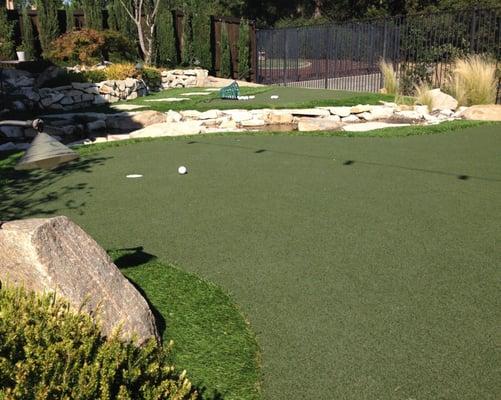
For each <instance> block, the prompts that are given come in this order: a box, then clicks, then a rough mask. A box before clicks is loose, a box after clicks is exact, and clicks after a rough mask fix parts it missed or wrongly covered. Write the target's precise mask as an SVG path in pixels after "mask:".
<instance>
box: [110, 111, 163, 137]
mask: <svg viewBox="0 0 501 400" xmlns="http://www.w3.org/2000/svg"><path fill="white" fill-rule="evenodd" d="M166 121H167V116H166V115H165V114H163V113H161V112H158V111H151V110H148V111H140V112H138V113H136V114H132V115H130V114H125V115H124V114H123V113H122V114H120V115H113V114H111V115H109V116H108V117H107V118H106V126H107V127H108V130H109V131H116V132H131V131H134V130H137V129H140V128H144V127H146V126H149V125H154V124H159V123H163V122H166Z"/></svg>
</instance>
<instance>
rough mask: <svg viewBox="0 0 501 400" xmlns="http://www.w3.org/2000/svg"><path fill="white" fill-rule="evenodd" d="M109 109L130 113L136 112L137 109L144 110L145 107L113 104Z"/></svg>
mask: <svg viewBox="0 0 501 400" xmlns="http://www.w3.org/2000/svg"><path fill="white" fill-rule="evenodd" d="M110 107H111V108H114V109H115V110H125V111H130V110H137V109H139V108H144V107H145V106H140V105H136V104H113V105H112V106H110Z"/></svg>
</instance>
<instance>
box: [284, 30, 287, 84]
mask: <svg viewBox="0 0 501 400" xmlns="http://www.w3.org/2000/svg"><path fill="white" fill-rule="evenodd" d="M283 32H284V76H283V80H284V86H287V29H284V31H283Z"/></svg>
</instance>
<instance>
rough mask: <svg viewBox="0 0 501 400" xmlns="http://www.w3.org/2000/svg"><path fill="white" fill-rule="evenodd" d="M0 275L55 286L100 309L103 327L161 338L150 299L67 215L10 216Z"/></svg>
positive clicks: (1, 237)
mask: <svg viewBox="0 0 501 400" xmlns="http://www.w3.org/2000/svg"><path fill="white" fill-rule="evenodd" d="M0 279H1V281H2V284H9V285H16V286H19V285H22V286H24V287H25V288H27V289H29V290H34V291H36V292H39V293H43V292H47V291H50V292H56V293H57V294H58V295H59V296H61V297H63V298H65V299H67V300H68V301H69V303H70V304H71V306H72V307H73V309H75V310H79V309H82V310H83V311H86V312H88V313H89V314H91V315H95V316H96V317H97V318H98V319H99V320H100V322H101V326H102V333H103V334H104V335H106V336H108V335H110V334H111V333H112V332H113V331H114V329H116V328H117V327H118V326H120V325H121V326H122V329H121V336H122V338H123V339H125V340H129V339H131V338H132V336H133V335H137V337H138V341H139V344H142V343H144V342H145V341H147V340H148V339H150V338H156V339H158V333H157V329H156V326H155V319H154V316H153V313H152V312H151V310H150V308H149V306H148V303H147V302H146V300H145V299H144V298H143V297H142V296H141V294H140V293H139V292H138V291H137V290H136V289H135V288H134V286H133V285H132V284H131V283H130V282H129V281H128V280H127V279H126V278H125V277H124V276H123V275H122V273H121V272H120V270H119V269H118V268H117V267H116V266H115V265H114V264H113V262H112V260H111V259H110V257H109V256H108V254H107V253H106V252H105V251H104V250H103V249H102V248H101V247H100V246H99V245H98V244H97V243H96V242H95V241H94V240H93V239H92V238H91V237H90V236H89V235H88V234H87V233H85V232H84V231H83V230H82V229H81V228H80V227H79V226H78V225H76V224H74V223H73V222H72V221H71V220H69V219H68V218H67V217H63V216H61V217H55V218H43V219H27V220H18V221H11V222H6V223H4V224H3V225H2V227H1V228H0Z"/></svg>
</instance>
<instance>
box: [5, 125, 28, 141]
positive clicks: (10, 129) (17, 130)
mask: <svg viewBox="0 0 501 400" xmlns="http://www.w3.org/2000/svg"><path fill="white" fill-rule="evenodd" d="M0 132H1V133H3V134H4V135H5V136H6V137H8V138H22V137H23V136H24V128H22V127H20V126H9V125H5V126H0ZM0 136H1V135H0Z"/></svg>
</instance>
